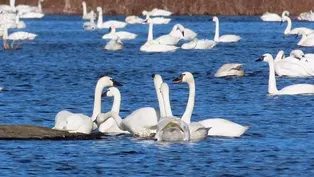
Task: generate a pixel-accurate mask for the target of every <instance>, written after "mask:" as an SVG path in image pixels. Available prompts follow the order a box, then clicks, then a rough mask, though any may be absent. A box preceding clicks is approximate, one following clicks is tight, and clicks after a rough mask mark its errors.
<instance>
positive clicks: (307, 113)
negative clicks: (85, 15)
mask: <svg viewBox="0 0 314 177" xmlns="http://www.w3.org/2000/svg"><path fill="white" fill-rule="evenodd" d="M109 18H111V19H118V20H124V17H109ZM172 19H173V20H172V22H171V24H169V25H155V27H154V36H160V35H162V34H165V33H168V32H169V31H170V30H171V28H172V26H173V25H174V24H175V23H181V24H183V25H184V26H186V27H189V28H191V29H193V30H194V31H196V32H197V33H198V34H199V36H198V37H199V38H201V39H202V38H206V39H212V38H213V36H214V23H213V22H212V21H211V17H208V16H198V17H190V16H189V17H187V16H186V17H172ZM25 22H26V24H27V25H28V27H27V28H26V29H25V31H28V32H33V33H36V34H38V37H37V38H36V40H35V41H31V42H26V43H25V44H23V45H22V48H21V49H20V50H17V51H4V50H3V49H1V50H0V65H1V67H0V87H4V90H3V91H1V92H0V99H1V101H0V114H1V119H0V124H32V125H39V126H47V127H52V126H53V125H54V118H55V115H56V114H57V113H58V112H59V111H60V110H62V109H68V110H70V111H73V112H81V113H84V114H87V115H91V113H92V108H93V94H94V87H95V84H96V82H97V79H98V78H99V77H100V76H101V75H104V74H106V75H109V76H111V77H113V78H114V79H116V80H118V81H120V82H122V83H123V84H124V86H123V87H119V89H120V91H121V94H122V107H121V109H122V112H121V115H122V116H123V117H125V116H127V115H128V114H130V113H131V112H132V111H133V110H135V109H137V108H140V107H144V106H153V107H156V108H157V106H158V104H157V98H156V95H155V90H154V86H153V81H152V78H151V74H153V73H159V74H161V75H162V76H163V78H164V81H165V82H167V83H169V86H170V89H171V92H170V94H171V101H172V102H171V103H172V109H173V112H174V114H175V115H178V116H180V115H182V113H183V111H184V109H185V105H186V102H187V96H188V86H187V84H177V85H174V84H172V83H171V82H172V80H173V79H174V78H176V77H178V76H179V75H180V73H182V72H184V71H190V72H193V73H194V77H195V80H196V95H197V96H196V105H195V109H194V112H193V117H192V120H194V121H198V120H202V119H205V118H210V117H222V118H225V119H228V120H231V121H234V122H237V123H240V124H242V125H249V126H250V129H249V130H248V131H247V132H246V133H245V134H244V136H243V137H241V138H235V139H228V138H213V137H209V138H207V139H206V140H203V141H200V142H196V143H182V144H180V143H179V144H162V143H157V142H155V141H152V140H140V139H136V138H133V137H131V136H128V135H122V136H106V137H104V139H101V140H88V141H0V152H1V153H0V160H1V163H0V175H1V176H18V175H21V176H25V175H37V176H44V175H45V176H46V175H49V176H61V175H64V176H71V175H72V176H109V175H115V176H166V175H167V176H179V175H185V176H296V175H300V174H301V175H304V176H312V175H313V174H314V143H313V140H314V129H313V125H314V116H313V103H314V97H313V96H311V95H310V96H309V95H308V96H268V95H267V86H268V85H267V84H268V65H267V63H256V62H255V60H256V59H258V58H259V57H260V56H261V55H262V54H264V53H271V54H273V55H275V54H277V52H278V51H279V50H280V49H283V50H285V52H286V54H288V53H290V51H291V50H292V49H295V48H297V45H296V43H297V41H298V40H299V39H295V38H294V37H286V38H283V35H282V32H283V30H284V28H285V27H286V24H283V25H280V24H279V23H265V22H262V21H261V20H260V19H259V18H258V17H221V18H220V25H221V26H220V28H221V34H227V33H233V34H238V35H240V36H241V37H242V38H243V39H242V40H241V41H240V42H238V43H233V44H218V45H217V46H216V47H215V48H214V49H212V50H186V51H185V50H178V51H177V52H175V53H163V54H159V53H150V54H149V53H142V52H140V51H139V48H140V46H141V45H142V44H143V43H144V42H145V41H146V37H147V30H148V26H146V25H128V26H127V27H126V28H125V29H123V30H127V31H130V32H134V33H137V34H139V36H138V38H137V39H135V40H130V41H124V49H123V50H122V51H119V52H110V51H105V50H103V47H104V45H105V43H106V41H105V40H102V39H101V37H102V35H103V34H104V33H107V30H106V29H104V30H97V31H84V30H83V29H82V24H83V21H82V20H81V18H80V17H78V16H46V17H45V18H44V19H41V20H25ZM293 25H294V26H307V27H312V28H314V24H311V23H310V22H295V23H294V24H293ZM12 31H13V30H10V32H12ZM180 45H181V43H180ZM302 49H304V50H305V51H306V52H314V50H313V49H311V48H302ZM230 62H239V63H243V64H244V68H245V70H246V74H245V77H242V78H225V79H224V78H214V77H213V75H214V73H215V72H216V70H217V69H218V68H219V67H220V66H221V65H222V64H224V63H230ZM295 83H311V84H314V81H313V78H301V79H300V78H295V79H291V78H277V85H278V88H282V87H284V86H287V85H289V84H295ZM103 103H104V105H103V112H106V111H108V110H109V109H110V108H111V104H112V99H111V98H103Z"/></svg>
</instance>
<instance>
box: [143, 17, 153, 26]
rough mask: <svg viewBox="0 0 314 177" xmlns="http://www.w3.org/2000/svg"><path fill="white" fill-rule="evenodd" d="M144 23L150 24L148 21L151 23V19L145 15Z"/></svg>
mask: <svg viewBox="0 0 314 177" xmlns="http://www.w3.org/2000/svg"><path fill="white" fill-rule="evenodd" d="M143 23H144V24H150V23H153V20H152V19H151V18H150V17H149V16H147V17H146V19H145V20H144V21H143Z"/></svg>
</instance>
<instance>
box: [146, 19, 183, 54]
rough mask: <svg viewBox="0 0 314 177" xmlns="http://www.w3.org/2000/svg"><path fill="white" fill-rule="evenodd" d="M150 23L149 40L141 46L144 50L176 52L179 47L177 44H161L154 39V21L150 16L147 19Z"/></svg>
mask: <svg viewBox="0 0 314 177" xmlns="http://www.w3.org/2000/svg"><path fill="white" fill-rule="evenodd" d="M145 22H146V23H148V24H149V28H148V36H147V41H146V43H145V44H144V45H142V46H141V48H140V51H142V52H174V51H176V50H177V49H178V47H176V46H170V45H163V44H159V42H158V41H156V40H153V21H152V20H151V19H150V18H149V19H146V20H145Z"/></svg>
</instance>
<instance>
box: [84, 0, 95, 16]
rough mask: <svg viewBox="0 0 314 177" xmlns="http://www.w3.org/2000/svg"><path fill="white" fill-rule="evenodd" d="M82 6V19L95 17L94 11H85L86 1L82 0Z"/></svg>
mask: <svg viewBox="0 0 314 177" xmlns="http://www.w3.org/2000/svg"><path fill="white" fill-rule="evenodd" d="M82 7H83V16H82V18H83V19H84V20H89V19H91V18H93V19H95V18H96V14H95V13H94V11H93V10H92V11H90V12H89V13H87V8H86V2H85V1H83V2H82Z"/></svg>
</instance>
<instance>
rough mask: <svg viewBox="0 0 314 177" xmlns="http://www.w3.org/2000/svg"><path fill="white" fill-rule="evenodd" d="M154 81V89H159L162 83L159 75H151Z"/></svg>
mask: <svg viewBox="0 0 314 177" xmlns="http://www.w3.org/2000/svg"><path fill="white" fill-rule="evenodd" d="M152 77H153V79H154V85H155V88H160V86H161V84H162V83H163V80H162V77H161V75H159V74H152Z"/></svg>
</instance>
